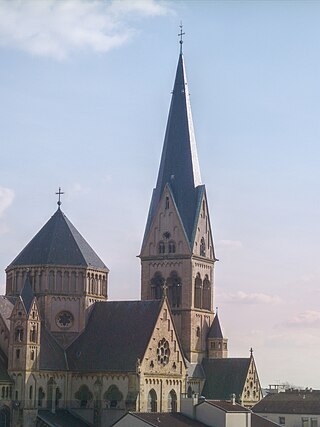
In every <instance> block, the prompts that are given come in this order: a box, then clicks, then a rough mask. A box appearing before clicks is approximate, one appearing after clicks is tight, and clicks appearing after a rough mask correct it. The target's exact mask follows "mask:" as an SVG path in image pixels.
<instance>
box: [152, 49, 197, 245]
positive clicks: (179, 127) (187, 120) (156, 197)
mask: <svg viewBox="0 0 320 427" xmlns="http://www.w3.org/2000/svg"><path fill="white" fill-rule="evenodd" d="M166 184H168V185H169V186H170V188H171V191H172V194H173V196H174V200H175V203H176V205H177V208H178V211H179V215H180V217H181V219H182V222H183V225H184V228H185V232H186V235H187V236H188V239H189V241H190V242H191V241H192V235H193V230H194V223H195V215H196V210H197V204H198V198H199V192H198V191H197V189H196V187H198V186H200V185H201V176H200V167H199V162H198V155H197V148H196V141H195V135H194V129H193V122H192V115H191V106H190V99H189V92H188V85H187V79H186V73H185V66H184V60H183V55H182V54H180V56H179V61H178V66H177V72H176V77H175V82H174V88H173V92H172V99H171V105H170V110H169V116H168V122H167V128H166V133H165V138H164V144H163V150H162V156H161V162H160V168H159V173H158V179H157V184H156V188H155V189H154V190H153V195H152V200H151V204H150V210H149V216H148V220H147V225H146V230H145V237H144V240H145V238H146V237H147V234H148V231H149V229H150V227H151V224H152V220H153V218H154V215H155V213H156V209H157V207H158V205H159V202H160V199H161V196H162V193H163V190H164V188H165V186H166Z"/></svg>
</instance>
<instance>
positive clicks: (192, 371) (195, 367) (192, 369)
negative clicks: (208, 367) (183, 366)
mask: <svg viewBox="0 0 320 427" xmlns="http://www.w3.org/2000/svg"><path fill="white" fill-rule="evenodd" d="M187 368H188V376H189V378H200V379H205V375H204V372H203V368H202V366H201V364H200V363H190V362H189V361H187Z"/></svg>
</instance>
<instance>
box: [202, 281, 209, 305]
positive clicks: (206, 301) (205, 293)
mask: <svg viewBox="0 0 320 427" xmlns="http://www.w3.org/2000/svg"><path fill="white" fill-rule="evenodd" d="M202 308H204V309H205V310H211V283H210V280H209V277H208V275H207V274H206V275H205V278H204V280H203V299H202Z"/></svg>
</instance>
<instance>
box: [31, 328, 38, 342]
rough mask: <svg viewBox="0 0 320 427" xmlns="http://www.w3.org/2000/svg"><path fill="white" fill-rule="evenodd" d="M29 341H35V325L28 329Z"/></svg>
mask: <svg viewBox="0 0 320 427" xmlns="http://www.w3.org/2000/svg"><path fill="white" fill-rule="evenodd" d="M30 341H31V342H37V333H36V327H35V326H32V328H31V331H30Z"/></svg>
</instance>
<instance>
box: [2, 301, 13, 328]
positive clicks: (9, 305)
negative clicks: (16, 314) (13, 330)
mask: <svg viewBox="0 0 320 427" xmlns="http://www.w3.org/2000/svg"><path fill="white" fill-rule="evenodd" d="M14 303H15V298H12V297H6V296H4V295H0V314H1V317H2V319H3V320H4V323H5V324H6V326H7V328H8V329H9V330H10V320H9V318H10V316H11V313H12V310H13V307H14Z"/></svg>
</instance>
